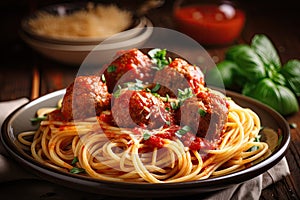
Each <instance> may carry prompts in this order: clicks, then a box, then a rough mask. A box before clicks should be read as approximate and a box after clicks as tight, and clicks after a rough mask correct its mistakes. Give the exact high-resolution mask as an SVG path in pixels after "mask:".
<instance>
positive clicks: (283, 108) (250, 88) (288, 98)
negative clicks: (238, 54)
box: [242, 78, 299, 115]
mask: <svg viewBox="0 0 300 200" xmlns="http://www.w3.org/2000/svg"><path fill="white" fill-rule="evenodd" d="M242 93H243V94H244V95H246V96H249V97H252V98H254V99H257V100H259V101H261V102H262V103H264V104H266V105H268V106H270V107H272V108H273V109H275V110H276V111H278V112H279V113H280V114H282V115H288V114H292V113H295V112H297V111H298V110H299V106H298V101H297V98H296V96H295V95H294V93H293V92H292V91H291V90H290V89H288V88H287V87H285V86H282V85H276V84H275V83H274V82H273V81H272V80H271V79H269V78H265V79H262V80H261V81H259V82H258V83H257V84H246V85H245V86H244V88H243V91H242Z"/></svg>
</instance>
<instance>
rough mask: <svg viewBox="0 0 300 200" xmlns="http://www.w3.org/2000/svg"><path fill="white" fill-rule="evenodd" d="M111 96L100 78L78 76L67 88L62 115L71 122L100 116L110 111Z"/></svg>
mask: <svg viewBox="0 0 300 200" xmlns="http://www.w3.org/2000/svg"><path fill="white" fill-rule="evenodd" d="M110 101H111V94H109V93H108V91H107V86H106V84H105V83H104V82H102V81H101V78H100V77H99V76H78V77H76V79H75V81H74V82H73V83H72V84H71V85H70V86H69V87H68V88H67V90H66V94H65V96H64V98H63V101H62V108H61V112H62V114H63V115H64V116H65V117H66V118H67V119H69V120H71V119H83V118H86V117H92V116H96V115H99V114H100V113H101V112H102V111H103V110H106V109H109V107H110Z"/></svg>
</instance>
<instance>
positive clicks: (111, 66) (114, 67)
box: [107, 65, 117, 73]
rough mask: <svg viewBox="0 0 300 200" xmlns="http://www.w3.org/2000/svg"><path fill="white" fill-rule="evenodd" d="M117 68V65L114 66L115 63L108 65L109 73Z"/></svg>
mask: <svg viewBox="0 0 300 200" xmlns="http://www.w3.org/2000/svg"><path fill="white" fill-rule="evenodd" d="M116 69H117V67H116V66H114V65H109V66H108V67H107V72H108V73H111V72H114V71H116Z"/></svg>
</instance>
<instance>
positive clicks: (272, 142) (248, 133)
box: [1, 49, 290, 197]
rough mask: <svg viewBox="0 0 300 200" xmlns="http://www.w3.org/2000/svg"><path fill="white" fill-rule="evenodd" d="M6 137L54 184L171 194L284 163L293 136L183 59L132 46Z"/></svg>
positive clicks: (280, 121)
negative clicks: (214, 85) (215, 86)
mask: <svg viewBox="0 0 300 200" xmlns="http://www.w3.org/2000/svg"><path fill="white" fill-rule="evenodd" d="M1 139H2V141H3V144H4V147H5V148H6V149H7V150H8V152H9V153H10V154H11V155H12V157H13V158H15V159H16V161H18V162H19V163H20V164H21V165H23V166H25V167H27V168H28V169H29V170H31V171H32V172H33V173H35V174H37V175H38V176H40V177H42V178H44V179H46V180H49V181H51V182H55V183H58V184H61V185H64V186H67V187H71V188H74V189H79V190H84V191H87V192H93V193H99V194H107V195H114V196H124V195H125V196H130V197H143V196H145V195H147V196H148V197H150V196H151V197H164V196H175V195H184V194H195V193H205V192H212V191H216V190H221V189H224V188H226V187H230V186H232V185H234V184H239V183H241V182H244V181H247V180H249V179H251V178H254V177H255V176H258V175H260V174H262V173H264V172H265V171H266V170H268V169H270V168H271V167H273V166H274V165H275V164H276V163H277V162H279V161H280V159H281V158H282V157H283V156H284V154H285V151H286V149H287V147H288V144H289V141H290V135H289V126H288V125H287V122H286V121H285V120H284V118H282V116H281V115H279V114H278V113H277V112H276V111H274V110H272V109H271V108H269V107H267V106H265V105H264V104H262V103H260V102H258V101H255V100H253V99H250V98H248V97H245V96H242V95H240V94H238V93H235V92H231V91H220V90H218V89H212V88H209V87H207V86H206V84H205V79H204V74H203V73H202V71H201V70H200V68H199V67H197V66H195V65H191V64H189V63H188V62H187V61H186V60H184V59H183V58H179V57H175V58H174V57H172V58H170V57H168V56H167V54H166V50H161V49H151V50H150V51H148V52H144V51H141V50H138V49H130V50H126V51H121V52H118V53H117V54H116V58H115V60H113V61H112V62H111V63H110V64H109V65H107V66H106V67H104V68H102V69H101V70H99V71H98V72H96V73H95V74H93V75H80V76H77V77H76V78H75V80H74V82H73V83H71V84H70V85H69V86H68V87H67V88H66V89H64V90H60V91H56V92H53V93H50V94H47V95H45V96H42V97H40V98H38V99H36V100H33V101H32V102H30V103H28V104H26V105H25V106H23V107H21V108H20V109H18V110H17V111H15V112H14V113H12V114H11V115H10V116H9V117H8V118H7V119H6V121H5V123H4V126H3V127H2V135H1Z"/></svg>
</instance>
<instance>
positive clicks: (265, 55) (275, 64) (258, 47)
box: [251, 34, 281, 71]
mask: <svg viewBox="0 0 300 200" xmlns="http://www.w3.org/2000/svg"><path fill="white" fill-rule="evenodd" d="M251 48H252V49H254V51H255V52H256V53H257V55H258V56H259V57H260V58H261V60H262V61H263V63H264V64H265V65H266V66H267V67H269V68H270V69H275V70H277V71H278V70H279V69H280V67H281V62H280V58H279V56H278V54H277V51H276V49H275V47H274V45H273V43H272V42H271V41H270V39H269V38H268V37H267V36H265V35H263V34H257V35H255V36H254V37H253V38H252V41H251Z"/></svg>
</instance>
